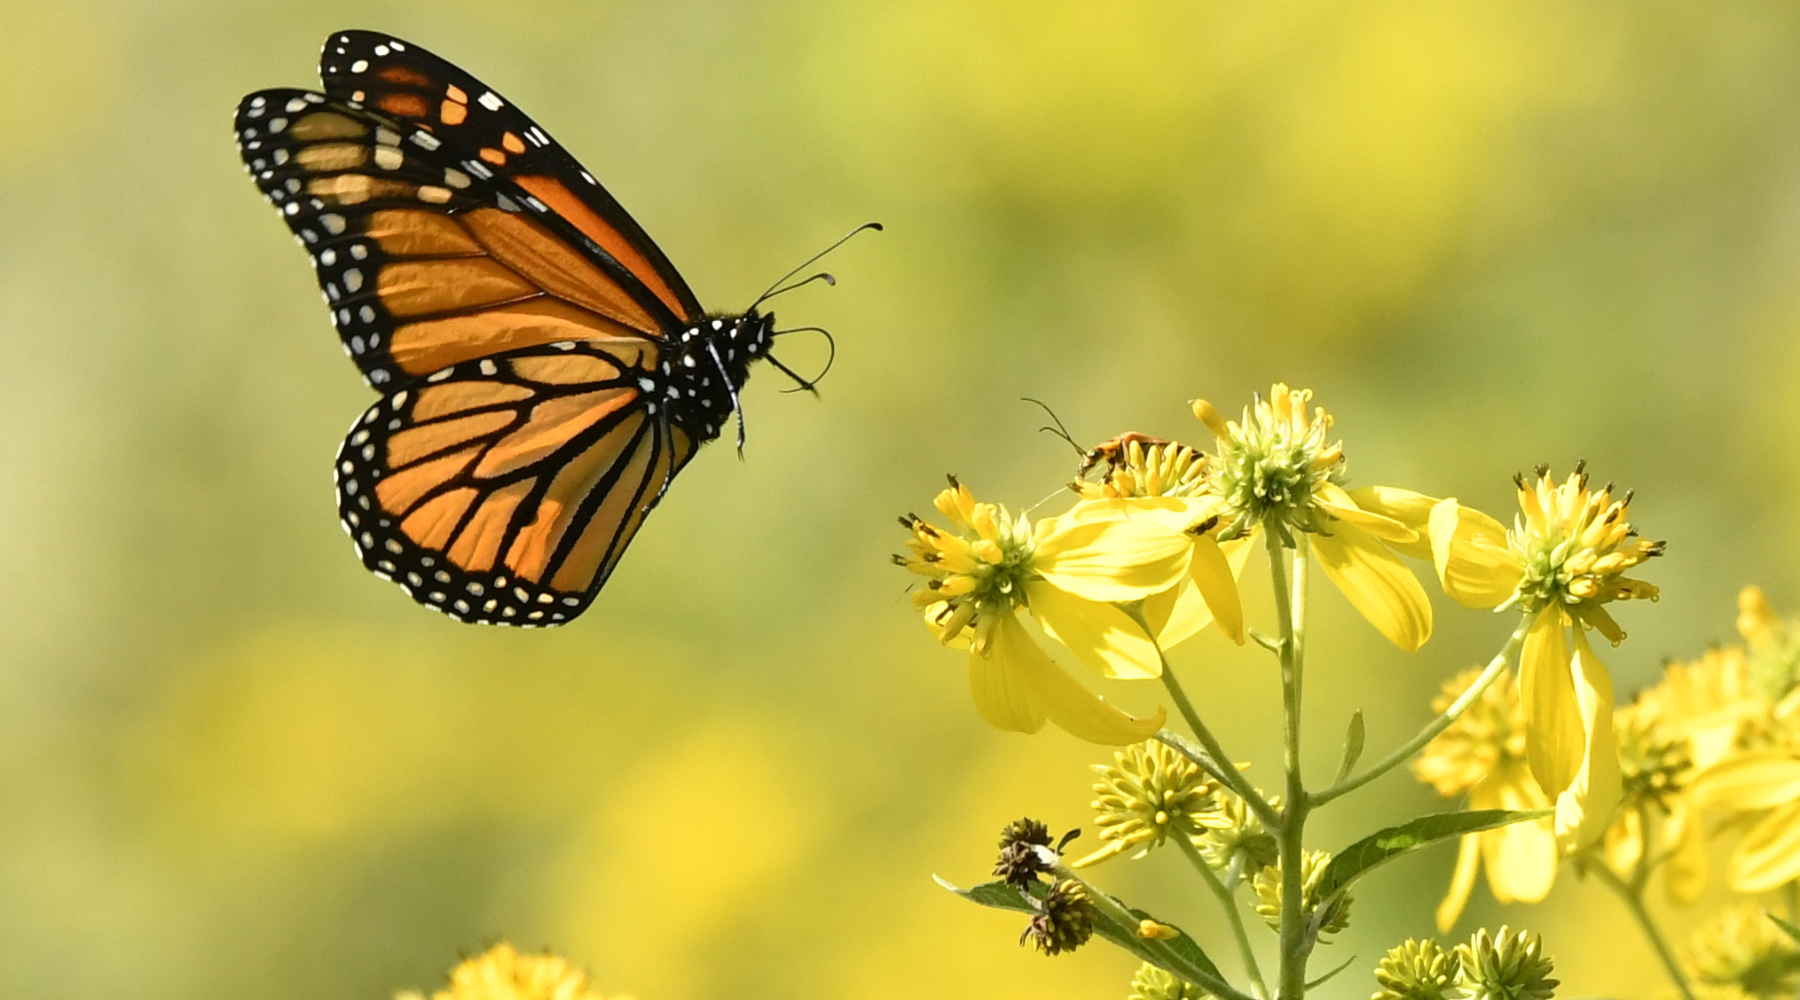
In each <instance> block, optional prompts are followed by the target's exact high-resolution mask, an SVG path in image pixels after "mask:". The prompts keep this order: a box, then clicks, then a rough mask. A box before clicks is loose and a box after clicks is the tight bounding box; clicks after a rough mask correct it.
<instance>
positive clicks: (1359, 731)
mask: <svg viewBox="0 0 1800 1000" xmlns="http://www.w3.org/2000/svg"><path fill="white" fill-rule="evenodd" d="M1364 735H1365V734H1364V732H1363V717H1362V709H1360V708H1359V709H1357V710H1356V712H1355V714H1353V715H1351V716H1350V729H1349V731H1348V732H1346V733H1345V734H1344V759H1343V760H1342V761H1341V762H1339V764H1338V769H1337V777H1335V778H1333V779H1331V783H1332V784H1334V785H1335V784H1337V783H1338V782H1340V781H1343V780H1344V779H1345V778H1348V777H1349V776H1350V769H1351V768H1353V767H1355V766H1356V762H1357V761H1358V760H1359V759H1361V758H1362V752H1363V738H1364Z"/></svg>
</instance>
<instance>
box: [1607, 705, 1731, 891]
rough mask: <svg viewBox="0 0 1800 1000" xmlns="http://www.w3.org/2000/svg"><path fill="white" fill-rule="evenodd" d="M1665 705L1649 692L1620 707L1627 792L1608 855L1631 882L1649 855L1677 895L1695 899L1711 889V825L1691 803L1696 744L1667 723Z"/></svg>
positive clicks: (1617, 725)
mask: <svg viewBox="0 0 1800 1000" xmlns="http://www.w3.org/2000/svg"><path fill="white" fill-rule="evenodd" d="M1662 703H1663V702H1662V700H1661V699H1658V698H1655V697H1653V696H1652V692H1650V691H1646V692H1644V694H1642V695H1640V696H1639V697H1638V699H1637V700H1636V701H1635V702H1633V703H1632V704H1630V705H1626V706H1625V707H1623V708H1621V709H1619V710H1618V711H1616V712H1614V713H1613V731H1614V733H1615V734H1616V735H1617V737H1618V744H1619V766H1620V769H1621V786H1622V794H1621V797H1620V800H1619V808H1618V811H1617V812H1616V813H1614V814H1613V821H1612V825H1611V826H1609V827H1607V829H1606V837H1605V840H1604V841H1603V845H1604V856H1605V858H1606V863H1607V865H1608V866H1609V867H1611V868H1612V870H1613V871H1614V872H1616V873H1618V875H1619V877H1620V878H1624V879H1627V880H1629V879H1630V878H1632V876H1633V874H1634V872H1635V871H1636V869H1637V867H1638V865H1639V864H1640V863H1642V862H1644V861H1646V860H1648V861H1649V863H1650V864H1653V865H1656V866H1657V867H1659V868H1660V869H1661V871H1662V873H1663V885H1664V888H1665V889H1666V890H1667V892H1668V896H1669V899H1670V901H1671V902H1675V903H1681V904H1688V903H1692V902H1694V901H1695V900H1696V899H1698V898H1699V897H1700V893H1701V892H1702V891H1704V890H1705V889H1706V879H1707V859H1706V831H1705V828H1704V827H1703V826H1702V824H1701V821H1700V813H1699V810H1697V809H1694V808H1693V807H1692V805H1691V803H1690V802H1689V801H1688V794H1687V792H1688V789H1689V786H1690V785H1691V784H1692V781H1693V777H1694V757H1693V751H1692V744H1691V743H1690V742H1689V741H1688V740H1687V739H1685V738H1682V737H1681V736H1679V735H1677V734H1676V733H1675V732H1673V731H1672V730H1671V729H1670V728H1669V727H1668V725H1667V724H1666V723H1665V721H1664V719H1663V716H1662V711H1661V705H1662Z"/></svg>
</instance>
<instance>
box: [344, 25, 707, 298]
mask: <svg viewBox="0 0 1800 1000" xmlns="http://www.w3.org/2000/svg"><path fill="white" fill-rule="evenodd" d="M319 77H320V79H322V80H323V81H324V84H325V93H326V94H327V95H328V96H330V97H332V98H334V99H336V100H340V101H347V102H355V103H358V104H362V105H364V106H366V107H369V108H371V109H374V110H377V111H379V112H381V113H383V114H385V115H388V116H391V117H393V118H395V119H396V120H400V121H404V122H406V123H408V124H412V125H417V126H419V127H422V128H425V129H428V130H429V131H431V132H432V133H433V134H434V135H436V136H437V137H438V138H440V139H442V140H443V141H444V142H445V143H446V144H447V145H448V146H450V147H452V148H454V149H455V150H456V151H457V152H458V154H459V158H460V162H461V163H462V165H463V166H464V168H465V169H467V170H468V171H469V172H471V173H475V174H477V175H479V174H482V173H484V172H485V173H494V174H503V175H505V176H506V177H508V178H510V179H511V180H512V181H513V182H514V183H515V184H517V185H518V186H519V187H520V188H522V189H524V191H525V193H526V194H527V195H528V196H530V197H532V198H535V199H537V200H538V202H540V203H542V204H544V205H547V206H548V207H549V209H550V211H551V212H552V213H553V214H554V215H555V216H556V217H557V219H558V220H559V221H562V222H566V223H568V224H569V225H571V226H572V227H573V228H574V229H575V230H577V231H578V232H579V234H580V236H582V237H585V239H586V240H587V241H588V242H589V243H590V244H591V248H592V249H594V250H597V251H599V253H600V254H601V255H602V256H603V257H605V258H606V259H609V260H611V261H614V262H616V263H617V264H618V265H619V267H620V268H621V269H622V271H623V272H624V276H628V277H629V279H630V280H631V281H632V282H635V284H636V286H637V287H636V288H635V289H634V291H637V290H641V292H642V293H643V298H644V302H643V304H644V307H645V308H646V309H647V310H650V311H653V312H654V311H657V310H658V309H666V310H667V316H666V317H665V319H666V320H667V322H669V323H670V324H671V325H674V324H682V323H688V322H692V321H694V320H696V319H698V318H699V317H700V315H701V309H700V303H699V302H698V301H697V300H696V299H695V298H694V293H693V292H692V291H690V290H689V289H688V286H687V282H685V281H683V280H682V278H681V275H680V274H679V273H677V272H676V270H675V268H674V266H673V265H671V264H670V263H669V261H668V258H667V257H665V256H664V255H663V252H662V251H661V250H660V249H658V248H657V246H656V243H655V242H654V241H652V240H651V239H650V237H649V235H648V234H646V233H645V232H644V231H643V229H642V228H641V227H640V226H638V224H637V222H636V221H635V220H633V219H632V218H631V216H630V215H629V214H627V213H626V212H625V210H624V209H623V208H622V207H620V205H619V203H618V202H617V201H616V200H614V199H613V197H612V195H610V194H608V193H607V191H606V189H605V188H604V187H602V186H601V185H600V182H599V181H597V180H595V179H594V175H593V174H591V173H589V172H588V171H587V170H586V169H584V168H583V167H582V166H581V164H580V163H578V162H577V161H576V160H575V158H574V157H573V156H570V155H569V153H568V152H567V151H565V150H564V149H563V148H562V146H561V145H560V144H559V143H557V141H556V140H555V139H552V138H551V137H550V134H549V133H548V132H545V131H544V129H543V128H542V127H541V126H539V125H538V124H537V123H536V122H534V121H532V120H531V118H530V117H528V116H527V115H526V114H525V113H524V112H523V111H520V110H519V109H518V108H517V107H516V106H515V105H513V104H512V102H510V101H508V100H506V98H504V97H502V96H500V94H499V92H497V91H495V90H494V89H492V88H491V87H488V86H487V85H486V84H484V83H482V82H481V81H480V80H477V79H475V77H473V76H471V75H470V74H468V73H467V72H465V71H463V70H461V69H459V68H457V67H456V66H453V65H451V64H450V63H448V62H446V61H445V60H443V59H440V58H438V57H437V56H435V55H432V54H431V53H430V52H427V51H425V50H424V49H421V48H419V47H418V46H415V45H411V44H409V43H407V42H403V41H401V40H400V39H397V38H394V37H393V36H391V35H384V34H381V33H379V32H373V31H343V32H339V33H337V34H335V35H333V36H332V37H331V38H330V39H328V40H327V41H326V43H325V48H324V51H323V52H322V53H321V54H320V59H319ZM622 277H623V276H622ZM628 284H629V283H628Z"/></svg>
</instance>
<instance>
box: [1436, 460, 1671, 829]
mask: <svg viewBox="0 0 1800 1000" xmlns="http://www.w3.org/2000/svg"><path fill="white" fill-rule="evenodd" d="M1537 472H1538V478H1537V479H1536V481H1534V482H1531V483H1527V482H1526V481H1525V480H1524V478H1523V477H1520V478H1518V479H1517V480H1515V481H1516V482H1517V483H1518V487H1519V507H1520V513H1519V514H1518V515H1517V516H1516V517H1515V518H1514V521H1513V527H1512V529H1511V530H1510V531H1509V530H1507V529H1506V528H1505V527H1503V526H1502V525H1501V524H1500V522H1499V521H1496V520H1494V519H1493V518H1491V517H1489V516H1488V515H1486V514H1483V513H1482V512H1480V511H1478V510H1475V509H1474V508H1471V507H1464V506H1462V505H1460V504H1458V503H1457V502H1456V501H1455V500H1445V501H1443V502H1441V503H1439V504H1438V505H1437V506H1436V507H1434V508H1433V509H1432V512H1431V548H1432V554H1433V557H1434V559H1435V561H1436V564H1437V571H1438V579H1439V580H1440V581H1441V582H1442V583H1443V586H1444V592H1445V593H1447V594H1449V595H1450V596H1451V597H1452V598H1454V599H1455V600H1456V601H1457V602H1458V603H1460V604H1462V605H1464V606H1465V607H1471V608H1495V609H1505V608H1515V607H1516V608H1519V609H1520V610H1521V611H1522V613H1524V614H1525V615H1526V616H1527V617H1528V618H1529V619H1530V622H1531V626H1530V632H1529V633H1528V634H1527V636H1526V638H1525V646H1524V650H1523V652H1522V653H1521V654H1520V657H1519V683H1520V689H1521V691H1520V694H1521V697H1522V698H1523V699H1524V703H1525V716H1526V723H1527V728H1526V747H1525V750H1526V759H1527V760H1528V761H1529V763H1530V765H1531V773H1532V776H1533V777H1535V778H1536V779H1537V782H1538V785H1539V786H1540V787H1541V788H1543V789H1544V791H1545V792H1547V793H1549V794H1551V795H1554V796H1556V835H1557V840H1558V841H1559V842H1560V843H1561V844H1562V847H1563V849H1564V850H1565V851H1574V850H1577V849H1579V848H1582V847H1586V846H1587V845H1589V844H1592V843H1594V842H1595V841H1596V840H1598V839H1599V838H1600V836H1601V834H1602V833H1604V832H1605V830H1606V827H1607V825H1608V823H1610V822H1611V820H1612V813H1613V809H1614V808H1615V807H1616V806H1617V805H1618V801H1619V761H1618V752H1617V748H1616V745H1615V742H1614V738H1613V726H1612V706H1613V688H1612V678H1611V676H1610V675H1608V674H1607V672H1606V666H1605V665H1604V664H1602V663H1601V662H1600V659H1599V657H1597V656H1595V655H1594V650H1593V647H1592V646H1590V645H1589V643H1588V639H1587V631H1588V629H1595V630H1598V631H1599V632H1600V634H1602V635H1604V636H1605V637H1606V638H1607V639H1608V640H1610V641H1612V642H1614V643H1618V642H1619V641H1621V640H1623V639H1624V638H1625V633H1624V631H1623V630H1621V629H1620V628H1619V626H1618V623H1616V622H1614V621H1613V619H1612V616H1611V615H1610V614H1608V613H1607V611H1606V608H1605V605H1606V604H1608V603H1609V602H1612V601H1616V600H1627V599H1631V598H1647V599H1650V600H1654V599H1655V598H1656V588H1655V587H1652V586H1651V585H1649V584H1647V583H1644V582H1642V581H1639V580H1634V579H1632V578H1630V577H1627V576H1625V575H1624V574H1625V572H1626V571H1627V570H1629V569H1631V568H1632V567H1634V566H1637V565H1638V564H1640V563H1642V562H1644V561H1645V560H1647V559H1649V558H1651V557H1653V556H1658V555H1661V554H1662V551H1663V544H1662V543H1661V542H1649V541H1645V540H1643V539H1641V538H1638V537H1637V535H1636V533H1635V532H1633V531H1632V529H1631V524H1630V522H1628V521H1627V520H1626V518H1625V515H1626V513H1627V510H1628V508H1629V505H1630V503H1631V497H1630V495H1629V494H1627V495H1626V496H1625V497H1624V498H1623V499H1621V500H1617V501H1615V500H1613V498H1612V488H1611V487H1610V486H1608V487H1605V488H1603V489H1599V490H1593V489H1589V486H1588V477H1587V473H1586V472H1585V471H1584V470H1583V469H1582V467H1580V466H1577V467H1576V470H1575V472H1574V473H1573V474H1571V475H1570V476H1569V478H1568V479H1567V480H1565V481H1564V482H1562V483H1560V484H1558V483H1556V482H1554V481H1552V480H1551V479H1550V476H1549V470H1548V469H1547V468H1544V467H1540V468H1539V469H1538V470H1537Z"/></svg>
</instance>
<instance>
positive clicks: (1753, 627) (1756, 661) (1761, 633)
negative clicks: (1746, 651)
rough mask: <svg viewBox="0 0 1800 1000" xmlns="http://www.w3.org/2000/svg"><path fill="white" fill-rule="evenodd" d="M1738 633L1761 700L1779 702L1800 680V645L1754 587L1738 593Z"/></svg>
mask: <svg viewBox="0 0 1800 1000" xmlns="http://www.w3.org/2000/svg"><path fill="white" fill-rule="evenodd" d="M1737 626H1738V633H1739V634H1740V635H1742V636H1743V637H1744V643H1745V644H1746V645H1748V646H1749V647H1750V656H1749V659H1750V673H1751V676H1752V677H1753V678H1754V679H1755V682H1756V686H1757V688H1758V689H1759V690H1760V691H1761V693H1762V696H1763V698H1764V700H1766V701H1769V702H1776V701H1780V700H1781V699H1782V698H1783V697H1785V696H1786V695H1787V694H1788V692H1789V691H1790V690H1792V689H1793V687H1794V682H1795V681H1796V680H1800V642H1796V641H1795V639H1796V637H1795V635H1794V633H1793V631H1792V630H1790V629H1789V628H1788V626H1787V623H1786V622H1784V621H1782V620H1781V619H1780V618H1778V617H1776V615H1775V609H1773V608H1771V607H1769V599H1768V598H1767V597H1764V596H1763V592H1762V590H1761V589H1760V588H1757V587H1745V588H1744V589H1743V591H1741V592H1740V593H1739V594H1738V620H1737Z"/></svg>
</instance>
